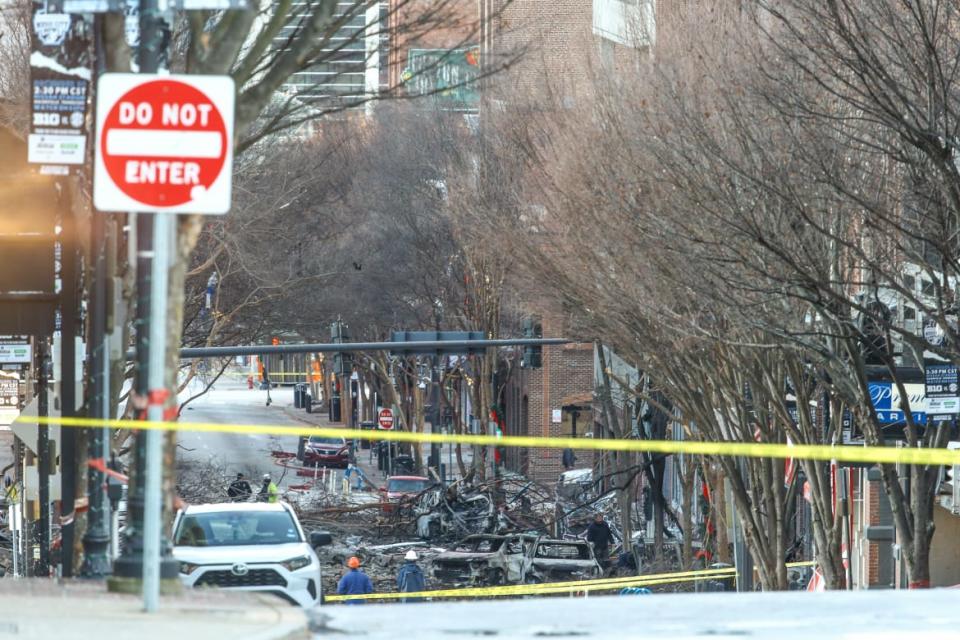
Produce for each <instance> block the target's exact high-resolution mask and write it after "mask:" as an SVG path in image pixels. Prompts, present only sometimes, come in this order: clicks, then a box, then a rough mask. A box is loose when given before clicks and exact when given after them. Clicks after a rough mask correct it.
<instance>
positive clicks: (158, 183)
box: [93, 73, 236, 214]
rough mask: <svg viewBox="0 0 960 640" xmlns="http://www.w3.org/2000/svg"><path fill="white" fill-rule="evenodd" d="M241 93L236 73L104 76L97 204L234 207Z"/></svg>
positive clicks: (201, 209)
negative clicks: (236, 106) (237, 113)
mask: <svg viewBox="0 0 960 640" xmlns="http://www.w3.org/2000/svg"><path fill="white" fill-rule="evenodd" d="M235 93H236V88H235V86H234V82H233V79H232V78H231V77H230V76H190V75H166V76H164V75H150V74H143V75H141V74H132V73H107V74H104V75H102V76H100V80H99V82H98V83H97V138H96V140H97V144H96V160H95V169H94V179H93V180H94V181H93V203H94V206H96V207H97V208H98V209H100V210H101V211H141V212H152V211H157V212H170V213H205V214H223V213H226V212H227V211H229V209H230V187H231V173H232V171H233V110H234V102H235V98H234V96H235Z"/></svg>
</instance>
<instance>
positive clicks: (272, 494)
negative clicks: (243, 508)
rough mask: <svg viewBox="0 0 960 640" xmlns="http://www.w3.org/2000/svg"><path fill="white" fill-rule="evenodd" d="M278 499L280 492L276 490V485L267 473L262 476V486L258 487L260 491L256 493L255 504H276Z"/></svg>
mask: <svg viewBox="0 0 960 640" xmlns="http://www.w3.org/2000/svg"><path fill="white" fill-rule="evenodd" d="M279 497H280V490H279V489H278V488H277V483H276V482H274V481H273V478H271V477H270V474H269V473H265V474H263V484H261V485H260V491H259V492H258V493H257V502H276V501H277V499H278V498H279Z"/></svg>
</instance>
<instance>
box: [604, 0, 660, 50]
mask: <svg viewBox="0 0 960 640" xmlns="http://www.w3.org/2000/svg"><path fill="white" fill-rule="evenodd" d="M655 30H656V25H655V22H654V12H653V0H593V33H594V34H596V35H598V36H600V37H601V38H606V39H607V40H611V41H613V42H616V43H617V44H622V45H624V46H627V47H635V48H641V47H649V46H651V45H652V44H653V43H654V40H655Z"/></svg>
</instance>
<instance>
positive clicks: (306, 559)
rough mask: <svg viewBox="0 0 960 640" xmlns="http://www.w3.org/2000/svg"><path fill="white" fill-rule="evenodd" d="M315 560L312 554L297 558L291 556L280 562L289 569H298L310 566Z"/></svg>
mask: <svg viewBox="0 0 960 640" xmlns="http://www.w3.org/2000/svg"><path fill="white" fill-rule="evenodd" d="M311 562H313V560H312V559H311V558H310V556H297V557H296V558H290V559H289V560H284V561H283V562H281V563H280V564H281V565H283V567H284V568H285V569H286V570H287V571H296V570H297V569H303V568H304V567H306V566H309V565H310V563H311Z"/></svg>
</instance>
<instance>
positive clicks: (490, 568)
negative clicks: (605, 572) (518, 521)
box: [433, 534, 602, 586]
mask: <svg viewBox="0 0 960 640" xmlns="http://www.w3.org/2000/svg"><path fill="white" fill-rule="evenodd" d="M601 574H602V569H601V568H600V565H599V564H598V563H597V560H596V558H595V557H594V555H593V547H592V546H591V545H590V544H589V543H587V542H583V541H579V540H551V539H549V538H545V537H539V536H532V535H522V534H516V535H503V536H495V535H473V536H467V537H466V538H464V539H463V540H462V541H460V542H459V543H458V544H457V545H456V546H455V547H454V548H453V549H452V550H450V551H446V552H444V553H441V554H440V555H438V556H437V557H435V558H434V559H433V578H434V579H435V580H436V581H438V582H440V583H443V584H446V585H450V586H487V585H501V584H523V583H537V582H558V581H565V580H589V579H593V578H598V577H600V575H601Z"/></svg>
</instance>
